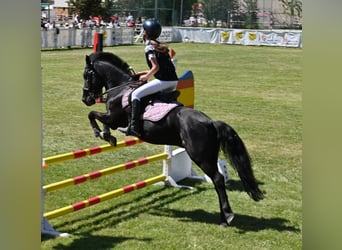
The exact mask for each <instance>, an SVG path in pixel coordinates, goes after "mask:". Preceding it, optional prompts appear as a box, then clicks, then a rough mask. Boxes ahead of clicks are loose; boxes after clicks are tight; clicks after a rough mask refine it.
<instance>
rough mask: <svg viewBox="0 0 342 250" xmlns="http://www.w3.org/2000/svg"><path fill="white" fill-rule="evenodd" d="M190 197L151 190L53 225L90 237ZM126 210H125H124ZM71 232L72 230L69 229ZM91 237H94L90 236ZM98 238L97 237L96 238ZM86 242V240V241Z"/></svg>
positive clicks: (185, 192) (173, 191) (183, 192)
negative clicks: (130, 199)
mask: <svg viewBox="0 0 342 250" xmlns="http://www.w3.org/2000/svg"><path fill="white" fill-rule="evenodd" d="M202 190H205V189H204V188H196V189H192V190H191V194H197V193H199V192H202ZM188 195H189V189H180V188H174V189H170V188H162V189H160V188H158V189H157V190H151V191H148V192H147V193H144V194H143V195H140V196H138V197H136V198H134V200H132V201H126V202H122V201H121V202H120V203H119V204H115V205H113V206H111V207H110V208H107V209H102V210H101V211H99V212H97V213H94V214H93V215H91V217H89V215H87V216H84V218H82V217H77V218H75V219H72V218H71V219H70V220H68V221H65V222H63V223H61V224H57V225H53V227H54V228H55V229H56V230H57V231H59V232H67V233H70V234H74V233H73V232H77V233H76V234H78V235H80V234H82V233H79V232H84V234H85V235H90V233H91V232H94V231H99V230H101V229H103V228H104V227H114V226H115V225H117V224H119V223H121V222H123V221H127V220H130V219H133V218H135V217H137V216H139V215H140V214H141V213H148V212H149V211H151V210H159V209H160V208H162V207H163V206H165V205H167V204H170V203H172V202H176V201H178V200H180V199H183V198H185V197H186V196H188ZM122 208H125V209H122ZM68 228H72V230H73V232H70V231H68ZM69 230H70V229H69ZM90 237H93V236H91V235H90ZM95 237H96V236H95ZM51 238H52V237H51V236H48V235H42V237H41V241H45V240H48V239H51ZM85 240H86V239H85ZM113 240H114V241H115V237H113Z"/></svg>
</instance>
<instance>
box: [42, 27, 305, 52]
mask: <svg viewBox="0 0 342 250" xmlns="http://www.w3.org/2000/svg"><path fill="white" fill-rule="evenodd" d="M96 32H100V33H102V34H103V46H115V45H133V44H140V43H141V42H142V39H141V38H142V36H141V34H135V31H134V29H133V28H127V27H122V28H101V29H100V28H97V29H90V28H85V29H73V28H69V29H63V28H60V31H59V34H57V33H56V31H55V30H53V29H52V30H47V31H46V30H42V31H41V48H42V49H54V48H55V49H56V48H72V47H92V46H93V45H94V35H95V33H96ZM159 41H161V42H194V43H221V44H240V45H258V46H283V47H300V48H301V47H302V31H300V30H246V29H229V28H191V27H163V31H162V34H161V35H160V37H159Z"/></svg>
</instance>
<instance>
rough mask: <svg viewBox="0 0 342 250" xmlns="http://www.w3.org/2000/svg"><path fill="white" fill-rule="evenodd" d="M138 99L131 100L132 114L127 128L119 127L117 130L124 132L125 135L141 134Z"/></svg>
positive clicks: (138, 135)
mask: <svg viewBox="0 0 342 250" xmlns="http://www.w3.org/2000/svg"><path fill="white" fill-rule="evenodd" d="M140 106H141V105H140V101H139V100H133V102H132V114H131V121H130V123H129V125H128V127H127V128H119V131H121V132H123V133H126V135H133V136H136V137H140V136H141V131H140V130H141V128H140V109H141V108H140Z"/></svg>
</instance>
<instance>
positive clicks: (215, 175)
mask: <svg viewBox="0 0 342 250" xmlns="http://www.w3.org/2000/svg"><path fill="white" fill-rule="evenodd" d="M201 169H202V170H203V171H204V173H206V175H208V176H209V177H210V179H211V180H212V181H213V184H214V186H215V190H216V193H217V195H218V198H219V203H220V216H221V221H220V225H221V226H224V227H225V226H228V224H230V223H231V221H232V220H233V219H234V214H233V211H232V208H231V207H230V204H229V201H228V196H227V193H226V186H225V182H224V177H223V176H222V175H221V174H220V173H219V171H218V169H217V165H215V164H214V165H210V166H209V165H207V166H203V164H202V166H201Z"/></svg>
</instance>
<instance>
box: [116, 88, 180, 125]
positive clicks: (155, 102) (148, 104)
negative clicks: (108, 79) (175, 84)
mask: <svg viewBox="0 0 342 250" xmlns="http://www.w3.org/2000/svg"><path fill="white" fill-rule="evenodd" d="M135 89H136V87H131V88H130V89H129V90H128V91H126V93H124V95H123V96H122V100H121V102H122V108H123V109H124V110H125V111H126V112H128V113H130V112H131V95H132V92H133V91H134V90H135ZM179 95H180V92H179V91H178V90H175V91H172V92H167V93H161V92H159V93H156V94H152V95H148V96H145V97H143V98H142V99H141V107H142V108H141V110H143V112H142V113H143V114H142V119H143V120H148V121H151V122H157V121H160V120H161V119H163V118H164V117H165V116H166V115H167V114H168V113H169V112H170V111H171V110H173V109H174V108H176V107H178V106H183V104H182V103H180V102H178V101H177V98H178V96H179Z"/></svg>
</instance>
